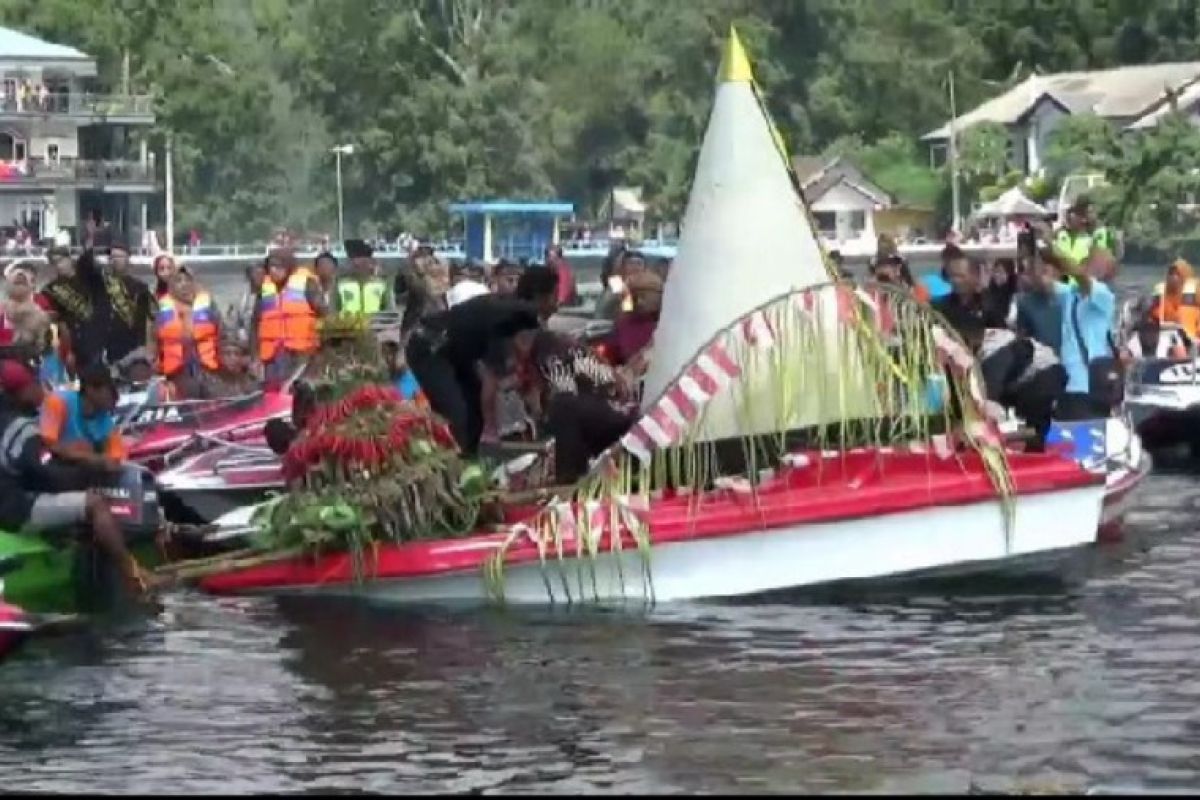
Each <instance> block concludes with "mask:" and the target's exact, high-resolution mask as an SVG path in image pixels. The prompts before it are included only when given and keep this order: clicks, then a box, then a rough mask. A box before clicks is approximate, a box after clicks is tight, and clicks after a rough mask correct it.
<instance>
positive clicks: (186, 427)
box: [129, 389, 292, 470]
mask: <svg viewBox="0 0 1200 800" xmlns="http://www.w3.org/2000/svg"><path fill="white" fill-rule="evenodd" d="M151 412H152V413H153V414H154V415H155V416H154V421H153V422H151V423H149V424H147V425H145V427H143V428H141V429H140V432H139V431H138V430H136V429H135V430H134V431H133V432H132V434H131V435H132V437H133V438H134V439H135V442H134V444H133V445H132V446H131V447H130V451H129V457H130V459H131V460H132V461H134V462H136V463H139V464H143V465H146V466H148V467H150V468H151V469H156V470H161V469H162V468H164V467H165V466H168V465H169V463H171V462H173V461H176V460H178V459H179V458H181V457H183V456H185V455H187V454H188V453H191V452H195V451H197V450H204V449H210V448H213V447H218V446H221V445H225V444H229V443H231V442H232V443H261V442H262V441H263V436H264V434H263V428H264V426H265V425H266V423H267V421H268V420H271V419H286V418H288V417H289V416H290V415H291V413H292V395H291V394H290V392H289V391H288V390H286V389H285V390H280V391H269V392H255V393H253V394H249V395H244V396H242V397H235V398H229V399H221V400H201V401H181V402H178V403H167V404H164V405H161V406H156V407H154V408H153V409H147V410H146V411H144V412H143V413H151Z"/></svg>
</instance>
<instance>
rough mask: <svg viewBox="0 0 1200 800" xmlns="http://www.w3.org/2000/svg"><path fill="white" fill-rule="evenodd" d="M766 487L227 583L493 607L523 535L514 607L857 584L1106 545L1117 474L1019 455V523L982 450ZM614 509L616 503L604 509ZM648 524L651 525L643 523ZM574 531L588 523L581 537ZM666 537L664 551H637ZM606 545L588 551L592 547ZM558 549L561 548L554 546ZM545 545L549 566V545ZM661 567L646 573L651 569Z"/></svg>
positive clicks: (780, 478)
mask: <svg viewBox="0 0 1200 800" xmlns="http://www.w3.org/2000/svg"><path fill="white" fill-rule="evenodd" d="M790 462H791V463H792V464H793V465H794V466H789V467H786V468H784V469H782V470H781V471H780V472H779V474H777V475H776V476H774V477H773V478H770V479H769V480H767V481H765V482H764V483H763V484H761V485H760V486H759V487H758V490H757V492H754V493H751V492H749V491H747V490H745V489H744V488H741V487H738V486H729V487H726V488H721V489H716V490H713V491H710V492H706V493H705V494H703V495H702V496H691V495H684V496H677V497H669V498H664V499H661V500H652V501H651V502H650V503H649V505H648V507H643V508H637V507H636V503H634V502H628V503H622V502H621V501H617V502H616V512H617V513H615V516H616V518H618V519H620V520H621V522H620V524H619V525H618V526H617V527H616V544H617V545H618V546H619V552H616V553H614V552H613V547H614V531H613V529H612V528H611V527H609V526H603V527H604V529H603V530H602V531H601V532H600V533H599V535H598V539H596V540H594V544H593V545H592V546H589V545H588V544H587V543H585V540H586V539H587V538H588V537H589V533H588V531H589V530H590V528H589V526H588V525H587V524H586V522H585V521H584V519H583V518H584V517H586V516H588V514H587V513H585V512H581V510H580V509H579V508H578V507H572V506H568V505H567V504H562V505H561V507H560V508H558V509H556V513H558V514H560V515H562V516H567V515H569V516H571V517H573V518H574V519H575V520H577V524H571V525H567V526H564V528H563V529H562V530H563V532H562V534H561V552H562V554H563V555H562V557H561V559H560V557H559V555H558V552H559V550H558V546H557V543H555V544H551V543H544V544H542V545H541V546H539V544H538V541H537V534H536V533H535V531H536V527H527V528H526V527H522V523H523V522H527V521H528V519H529V518H530V517H532V516H533V515H534V514H535V513H536V512H537V511H538V509H536V508H528V507H527V508H523V509H513V510H512V511H511V519H510V523H511V524H512V526H513V527H511V528H510V529H509V530H508V532H502V533H487V532H481V533H480V534H479V535H477V536H472V537H468V538H464V539H454V540H445V541H434V542H419V543H412V544H404V545H397V546H392V547H384V548H382V549H380V551H379V552H378V556H377V557H374V558H373V557H371V556H368V557H367V563H366V565H365V571H366V575H365V576H364V579H363V580H361V581H360V580H359V579H358V577H356V574H355V569H354V566H353V563H352V559H351V557H350V556H349V555H348V554H345V553H339V554H333V555H327V556H323V557H320V558H316V559H313V558H310V557H298V558H293V559H289V560H285V561H281V562H276V563H271V564H266V565H260V566H255V567H250V568H246V569H242V570H233V571H230V572H226V573H222V574H219V575H214V576H211V577H209V578H206V579H205V580H203V581H202V582H201V586H202V588H204V589H205V590H207V591H210V592H213V593H216V594H245V593H249V594H254V593H269V594H309V593H320V594H325V595H346V596H354V597H367V598H372V599H376V600H380V601H387V602H399V603H418V604H419V603H478V602H486V601H487V600H488V599H489V598H490V597H491V589H492V587H489V585H488V582H487V581H486V580H485V579H484V567H485V563H486V562H487V561H488V559H489V557H491V556H493V555H494V554H495V553H496V552H497V551H498V550H499V548H500V547H501V545H502V544H503V543H504V542H505V540H506V539H508V538H509V537H510V535H511V534H512V532H513V531H514V530H515V531H516V532H517V534H518V538H517V539H516V540H515V541H514V542H513V543H512V545H511V546H510V547H509V548H508V550H507V553H506V555H505V556H504V577H503V579H502V586H503V596H504V598H505V600H506V601H507V602H511V603H530V604H545V603H547V602H555V601H557V602H564V601H568V600H576V601H579V600H586V601H595V600H599V601H600V602H613V601H623V600H646V599H653V600H655V601H657V602H668V601H675V600H687V599H697V598H716V597H732V596H741V595H754V594H759V593H764V592H771V591H777V590H781V589H791V588H797V587H805V586H812V585H818V584H822V583H828V582H833V581H842V580H847V579H865V578H880V577H885V576H888V577H891V576H897V575H905V574H917V573H921V572H925V571H932V570H937V571H943V572H944V571H946V570H947V569H948V568H952V567H954V568H958V569H962V570H971V571H975V570H980V569H986V568H987V567H988V566H989V565H993V564H996V563H999V562H1008V561H1012V560H1014V559H1020V558H1023V557H1028V556H1038V557H1039V558H1047V560H1048V556H1050V555H1051V554H1054V553H1059V552H1062V551H1067V550H1071V549H1073V548H1078V547H1081V546H1085V545H1088V544H1090V543H1092V542H1094V541H1095V538H1096V529H1097V526H1098V525H1099V523H1100V509H1101V504H1102V501H1103V496H1104V491H1105V487H1104V479H1103V477H1102V476H1100V475H1098V474H1096V473H1093V472H1089V471H1088V470H1085V469H1083V468H1082V467H1081V466H1080V465H1079V464H1078V463H1077V462H1075V461H1073V460H1071V459H1068V458H1065V457H1062V456H1059V455H1056V454H1040V455H1033V454H1030V455H1024V454H1013V455H1012V456H1011V457H1010V470H1011V475H1012V479H1013V482H1014V485H1015V488H1016V494H1015V496H1014V497H1013V498H1012V499H1013V502H1014V506H1013V516H1012V519H1011V528H1008V529H1006V522H1005V515H1004V513H1003V508H1002V505H1001V504H1000V503H999V502H998V501H997V498H996V490H995V487H994V485H993V484H992V482H991V480H990V478H989V476H988V475H987V474H986V472H985V470H984V469H983V465H982V462H981V460H980V459H979V457H978V456H976V455H974V454H966V455H959V456H950V457H946V458H941V457H937V456H934V455H932V454H929V453H914V452H907V453H905V452H896V451H886V452H881V451H867V450H864V451H860V452H849V453H845V454H827V455H825V456H821V455H820V454H816V453H807V454H800V455H799V456H798V457H794V458H792V459H790ZM597 511H598V512H599V514H598V515H597V516H596V517H595V518H603V519H610V518H611V517H612V516H614V515H613V514H612V513H610V508H606V507H599V508H592V509H591V512H592V513H595V512H597ZM639 529H640V530H639ZM572 531H573V532H572ZM641 533H645V535H646V536H647V537H648V538H649V540H650V541H652V542H653V550H652V553H651V555H650V557H649V560H644V556H643V554H642V553H641V552H639V550H638V547H637V541H636V540H637V538H638V536H640V534H641ZM593 546H594V548H595V549H596V550H597V551H598V554H597V555H594V556H592V555H588V551H589V549H591V547H593ZM547 551H548V552H547ZM540 553H541V554H544V555H545V558H546V562H545V563H544V562H543V561H542V557H541V555H539V554H540ZM643 576H646V580H645V581H644V580H643Z"/></svg>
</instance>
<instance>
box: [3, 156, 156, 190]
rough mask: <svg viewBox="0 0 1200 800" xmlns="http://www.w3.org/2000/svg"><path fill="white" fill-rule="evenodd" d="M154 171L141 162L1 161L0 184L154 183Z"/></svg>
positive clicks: (34, 159)
mask: <svg viewBox="0 0 1200 800" xmlns="http://www.w3.org/2000/svg"><path fill="white" fill-rule="evenodd" d="M155 177H156V175H155V169H154V167H153V166H149V165H144V164H142V163H141V162H140V161H121V160H104V161H92V160H87V159H77V158H62V159H58V160H56V161H47V160H46V159H44V158H29V159H25V160H24V161H0V185H2V184H13V183H73V182H76V181H83V182H89V183H114V184H121V183H134V184H143V183H145V184H152V183H154V182H155Z"/></svg>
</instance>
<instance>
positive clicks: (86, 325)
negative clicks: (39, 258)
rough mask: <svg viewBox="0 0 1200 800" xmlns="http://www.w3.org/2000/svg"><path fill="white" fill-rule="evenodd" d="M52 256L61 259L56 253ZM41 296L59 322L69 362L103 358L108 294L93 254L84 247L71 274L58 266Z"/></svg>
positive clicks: (75, 368)
mask: <svg viewBox="0 0 1200 800" xmlns="http://www.w3.org/2000/svg"><path fill="white" fill-rule="evenodd" d="M55 258H56V259H57V260H59V261H61V257H60V256H58V255H57V254H56V256H55ZM58 269H59V274H58V276H57V277H55V278H54V280H52V281H50V283H48V284H47V285H46V287H45V288H44V289H42V296H43V297H44V298H45V299H46V302H47V303H48V304H49V306H50V313H51V315H52V317H53V319H54V321H55V322H56V323H58V328H59V335H60V336H61V337H62V339H63V344H64V349H65V350H66V351H67V353H68V366H69V367H70V368H71V369H72V371H74V372H76V373H78V371H79V370H81V369H83V368H84V367H87V366H88V365H90V364H93V363H99V362H102V361H103V359H104V340H105V336H106V328H107V325H108V310H107V298H106V296H105V293H104V282H103V278H102V277H101V275H100V270H99V267H98V266H97V264H96V258H95V254H94V253H93V252H92V251H91V250H85V251H84V252H83V254H82V255H80V256H79V260H78V261H77V262H76V264H75V270H74V273H73V274H66V270H65V269H63V268H61V267H59V268H58Z"/></svg>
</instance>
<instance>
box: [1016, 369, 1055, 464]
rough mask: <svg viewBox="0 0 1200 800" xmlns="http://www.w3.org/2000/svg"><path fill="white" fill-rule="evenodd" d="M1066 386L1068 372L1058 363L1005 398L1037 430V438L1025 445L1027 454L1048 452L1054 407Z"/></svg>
mask: <svg viewBox="0 0 1200 800" xmlns="http://www.w3.org/2000/svg"><path fill="white" fill-rule="evenodd" d="M1066 387H1067V371H1066V370H1065V369H1063V367H1062V365H1061V364H1055V365H1054V366H1052V367H1049V368H1048V369H1044V370H1041V371H1040V372H1037V373H1035V374H1034V376H1033V377H1032V378H1030V379H1029V380H1028V381H1026V382H1025V383H1023V384H1021V385H1020V386H1018V387H1017V388H1016V389H1014V390H1013V392H1012V394H1011V395H1010V396H1009V397H1006V398H1005V400H1007V401H1009V403H1007V404H1008V405H1010V406H1011V407H1012V409H1013V410H1014V411H1016V412H1017V415H1018V416H1019V417H1021V418H1022V419H1023V420H1025V424H1026V425H1028V426H1029V427H1030V428H1032V429H1033V431H1034V434H1035V435H1034V439H1033V440H1032V441H1030V442H1027V443H1026V445H1025V450H1026V451H1027V452H1031V453H1040V452H1042V451H1043V450H1045V449H1046V434H1047V433H1049V432H1050V421H1051V420H1052V419H1053V418H1054V407H1055V404H1056V403H1057V402H1058V400H1059V398H1061V397H1062V394H1063V390H1064V389H1066Z"/></svg>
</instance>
